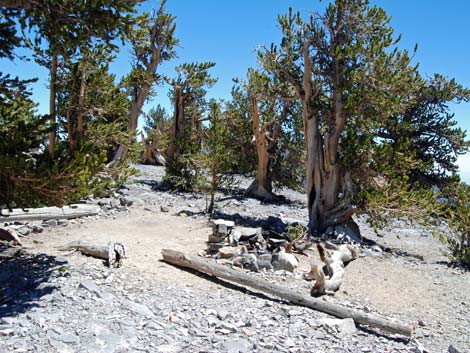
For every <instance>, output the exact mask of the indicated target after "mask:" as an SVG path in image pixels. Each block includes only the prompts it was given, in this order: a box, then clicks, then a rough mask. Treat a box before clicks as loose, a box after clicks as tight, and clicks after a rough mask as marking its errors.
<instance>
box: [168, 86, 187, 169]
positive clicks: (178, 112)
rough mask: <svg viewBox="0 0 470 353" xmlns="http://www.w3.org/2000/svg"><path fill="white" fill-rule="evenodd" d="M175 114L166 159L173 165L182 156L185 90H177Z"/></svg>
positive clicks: (179, 88) (180, 88)
mask: <svg viewBox="0 0 470 353" xmlns="http://www.w3.org/2000/svg"><path fill="white" fill-rule="evenodd" d="M174 109H175V111H174V114H173V128H172V130H171V136H170V142H169V144H168V148H167V153H166V157H167V160H168V161H171V163H173V162H174V161H175V160H176V158H177V157H178V155H179V154H180V152H181V151H180V147H179V142H181V141H182V137H183V128H184V96H183V88H182V87H177V88H176V89H175V102H174Z"/></svg>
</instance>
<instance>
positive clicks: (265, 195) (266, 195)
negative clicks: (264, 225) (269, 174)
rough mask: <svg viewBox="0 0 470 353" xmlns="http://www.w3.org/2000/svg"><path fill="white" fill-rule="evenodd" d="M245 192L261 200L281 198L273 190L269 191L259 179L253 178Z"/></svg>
mask: <svg viewBox="0 0 470 353" xmlns="http://www.w3.org/2000/svg"><path fill="white" fill-rule="evenodd" d="M245 194H246V195H247V196H252V197H254V198H257V199H259V200H261V201H265V202H273V201H277V200H279V199H280V198H279V196H277V195H275V194H273V193H272V192H270V191H268V190H267V189H266V188H265V187H264V186H262V185H260V184H259V183H258V180H256V179H255V180H253V182H252V183H251V185H250V186H249V187H248V189H247V190H246V192H245Z"/></svg>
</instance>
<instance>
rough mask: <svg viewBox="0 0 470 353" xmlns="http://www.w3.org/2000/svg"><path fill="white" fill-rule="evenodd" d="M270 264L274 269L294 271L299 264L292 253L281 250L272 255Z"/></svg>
mask: <svg viewBox="0 0 470 353" xmlns="http://www.w3.org/2000/svg"><path fill="white" fill-rule="evenodd" d="M272 265H273V268H274V270H276V271H279V270H283V271H289V272H294V270H295V269H296V268H297V266H299V261H298V260H297V258H296V257H295V256H294V255H293V254H288V253H286V252H284V251H281V252H279V253H278V254H275V255H273V260H272Z"/></svg>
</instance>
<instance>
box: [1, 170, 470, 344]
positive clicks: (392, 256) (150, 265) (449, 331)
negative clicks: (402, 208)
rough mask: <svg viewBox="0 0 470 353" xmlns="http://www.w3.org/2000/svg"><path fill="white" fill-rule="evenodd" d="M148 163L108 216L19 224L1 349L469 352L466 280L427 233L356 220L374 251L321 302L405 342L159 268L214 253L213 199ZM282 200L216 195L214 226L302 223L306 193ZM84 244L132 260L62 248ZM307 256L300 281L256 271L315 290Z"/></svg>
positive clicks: (7, 258)
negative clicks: (173, 182)
mask: <svg viewBox="0 0 470 353" xmlns="http://www.w3.org/2000/svg"><path fill="white" fill-rule="evenodd" d="M138 168H139V169H140V171H141V175H140V176H138V177H136V178H134V179H133V180H132V181H131V182H129V184H128V185H127V188H124V189H121V190H119V192H118V193H117V194H115V195H114V196H113V195H111V197H109V198H103V199H96V200H89V202H91V203H97V204H99V205H100V206H101V209H102V212H101V214H100V215H99V216H94V217H89V218H85V219H78V220H71V221H69V222H64V221H61V222H58V221H49V222H47V223H45V224H39V223H38V224H36V223H31V224H28V225H26V226H25V227H22V225H21V224H17V227H16V228H17V232H18V234H20V235H21V236H22V238H21V240H22V242H23V243H24V245H25V246H24V248H23V249H21V250H20V249H16V248H15V249H12V248H8V249H5V248H0V352H2V353H3V352H30V351H31V352H92V353H94V352H96V353H98V352H425V351H427V352H446V351H449V352H453V351H454V352H470V319H469V318H470V273H468V272H462V271H461V270H459V269H455V268H451V267H448V266H447V262H446V257H445V256H444V255H443V253H442V250H443V249H442V246H441V245H440V244H439V243H438V241H437V240H436V239H435V238H433V237H432V236H431V235H430V232H429V231H427V230H426V229H424V228H422V227H420V226H418V225H415V224H411V223H410V222H407V221H404V220H398V221H395V222H394V223H393V224H392V226H390V227H389V229H386V230H383V231H380V232H379V233H378V234H377V233H376V232H374V231H373V230H372V229H371V228H370V227H369V226H368V225H367V223H366V222H365V220H364V219H363V218H359V219H358V223H359V225H360V227H361V230H362V232H363V235H364V236H365V237H366V238H367V239H369V240H371V242H370V244H371V245H369V246H368V247H367V248H364V249H363V251H364V255H365V256H362V257H360V258H358V259H357V260H355V261H353V262H352V263H351V264H350V265H349V266H348V267H347V271H346V278H345V281H344V283H343V285H342V287H341V290H340V291H339V292H337V293H336V295H335V296H327V297H324V300H326V301H331V302H335V303H341V304H343V305H346V306H350V307H353V308H356V309H360V310H364V311H367V312H374V313H377V314H379V315H382V316H385V317H388V318H396V319H398V320H400V321H402V322H405V323H408V324H410V325H413V326H415V328H416V329H415V334H414V337H413V338H411V339H407V338H404V337H401V336H396V335H389V334H385V333H383V332H380V331H378V330H375V329H370V328H367V327H360V326H358V327H357V328H355V327H354V326H352V325H351V323H350V322H349V321H348V320H343V321H342V320H337V319H334V318H332V317H330V316H328V315H326V314H323V313H320V312H316V311H313V310H310V309H307V308H303V307H299V306H294V305H290V304H288V303H285V302H283V301H280V300H277V299H276V298H270V297H267V296H265V295H263V294H260V293H255V292H251V291H249V290H247V289H244V288H240V287H238V286H236V285H232V284H227V283H223V282H220V281H216V280H214V279H213V278H209V277H206V276H202V275H197V274H195V273H191V272H187V271H183V270H181V269H178V268H175V267H172V266H169V265H167V264H165V263H163V262H161V261H160V259H161V255H160V252H161V249H163V248H170V249H175V250H179V251H183V252H186V253H190V254H196V253H198V252H200V250H202V249H204V248H205V241H206V240H207V237H208V234H209V233H210V232H211V228H210V225H209V223H208V218H207V217H206V215H204V209H205V206H206V198H205V197H204V196H203V195H200V194H173V193H167V192H164V191H158V186H159V183H158V181H159V180H161V176H162V174H163V169H162V168H160V167H151V166H138ZM241 182H242V183H241V185H240V188H243V187H245V186H247V185H248V184H249V180H246V179H244V178H241ZM282 194H283V195H284V196H285V197H286V199H287V200H288V201H289V202H285V203H282V204H261V203H260V202H259V201H257V200H254V199H246V198H243V197H241V196H239V194H237V193H235V194H234V195H229V194H227V195H219V196H220V198H221V200H219V201H218V203H217V212H218V217H222V218H231V219H233V220H235V222H236V224H241V225H254V224H255V225H259V224H262V223H263V221H265V220H266V219H268V217H269V216H272V217H277V218H279V219H284V220H289V219H291V220H292V219H297V220H300V221H302V220H303V221H305V220H306V209H305V205H304V196H303V195H302V194H299V193H295V192H293V191H289V190H286V191H283V192H282ZM442 227H443V229H442V230H443V231H446V229H445V226H442ZM77 240H80V241H86V242H92V243H96V244H106V243H107V242H108V241H118V242H122V243H123V244H125V245H126V247H127V248H128V256H127V258H126V259H125V260H124V263H123V266H122V267H121V268H117V269H114V268H108V267H106V266H104V264H103V263H102V262H101V261H100V260H97V259H95V258H91V257H86V256H83V255H80V254H79V253H77V252H75V253H68V252H63V251H59V250H58V249H57V248H56V247H57V246H59V245H64V244H67V243H69V242H71V241H77ZM373 242H376V245H377V246H372V244H373ZM300 260H301V261H300V266H299V268H298V269H296V271H295V272H294V273H293V274H292V273H288V272H284V271H278V272H259V273H256V274H255V273H253V275H254V276H260V277H262V278H264V279H267V280H269V281H273V282H275V283H278V284H282V285H284V286H286V287H289V288H292V289H294V290H297V291H299V292H301V293H305V294H307V293H309V288H310V286H311V284H310V283H308V282H305V281H304V280H303V279H302V274H303V272H304V271H307V270H308V268H309V264H310V261H311V260H310V258H307V257H304V256H302V257H301V258H300ZM449 347H450V348H449Z"/></svg>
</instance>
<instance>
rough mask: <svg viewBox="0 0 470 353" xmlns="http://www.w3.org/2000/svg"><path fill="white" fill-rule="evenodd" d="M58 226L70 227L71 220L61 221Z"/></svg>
mask: <svg viewBox="0 0 470 353" xmlns="http://www.w3.org/2000/svg"><path fill="white" fill-rule="evenodd" d="M57 225H59V226H64V227H65V226H68V225H69V220H68V219H59V220H58V221H57Z"/></svg>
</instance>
